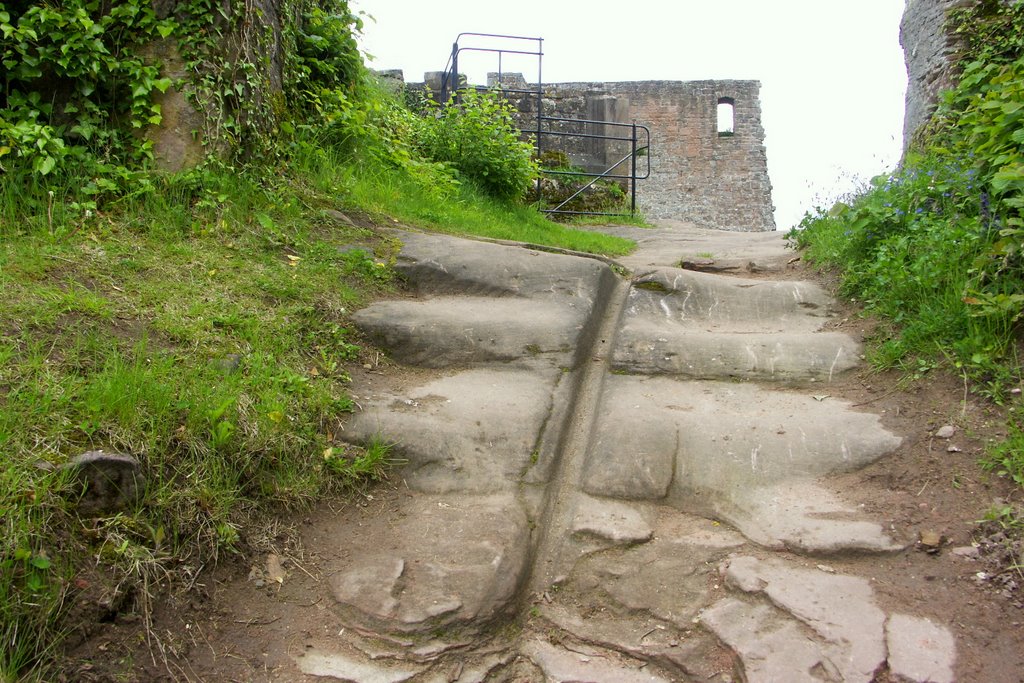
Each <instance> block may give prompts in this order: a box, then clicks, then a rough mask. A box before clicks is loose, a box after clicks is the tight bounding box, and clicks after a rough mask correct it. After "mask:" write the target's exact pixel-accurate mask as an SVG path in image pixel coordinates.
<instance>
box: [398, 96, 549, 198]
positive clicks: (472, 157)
mask: <svg viewBox="0 0 1024 683" xmlns="http://www.w3.org/2000/svg"><path fill="white" fill-rule="evenodd" d="M416 143H417V147H418V149H419V150H420V151H421V152H422V153H423V154H424V155H425V156H426V157H427V158H428V159H431V160H433V161H439V162H443V163H447V164H451V166H452V167H453V168H455V169H456V170H457V171H458V172H459V174H460V175H461V176H462V177H464V178H467V179H469V180H471V181H472V182H475V183H477V184H478V185H480V186H481V187H482V188H483V189H484V190H485V191H486V192H487V193H488V194H490V195H492V196H494V197H496V198H498V199H503V200H509V201H515V200H519V199H521V198H522V197H523V195H524V193H525V192H526V190H527V189H528V188H529V187H530V183H531V182H532V181H533V180H534V179H535V178H536V176H537V168H536V164H535V163H534V161H533V159H532V152H533V147H532V145H530V144H529V143H526V142H522V141H521V140H520V139H519V131H518V129H517V128H516V126H515V124H514V123H513V120H512V112H511V105H509V104H508V102H506V101H505V100H504V99H502V97H501V96H500V95H499V94H497V93H494V92H487V91H478V90H475V89H469V90H465V91H464V92H463V93H462V95H461V100H460V101H459V102H458V103H456V102H454V101H452V102H449V103H448V104H447V105H446V106H445V107H442V108H440V109H438V108H437V107H436V106H433V107H430V106H428V107H427V115H426V116H424V117H423V118H422V119H421V120H420V125H419V126H418V127H417V130H416Z"/></svg>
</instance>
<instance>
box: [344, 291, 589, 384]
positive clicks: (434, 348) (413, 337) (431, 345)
mask: <svg viewBox="0 0 1024 683" xmlns="http://www.w3.org/2000/svg"><path fill="white" fill-rule="evenodd" d="M591 303H592V302H590V301H589V300H582V299H571V298H568V297H559V298H557V299H554V300H551V299H549V298H543V297H542V298H538V299H518V298H490V297H468V296H460V297H438V298H434V299H428V300H426V301H385V302H381V303H377V304H374V305H372V306H369V307H367V308H365V309H363V310H361V311H359V312H358V313H356V314H355V315H354V316H353V319H354V320H355V322H356V324H357V325H359V327H360V328H361V329H362V330H363V331H364V332H366V333H367V334H368V335H369V336H370V337H371V338H373V339H374V340H375V341H376V342H377V343H378V344H379V345H381V346H383V347H384V348H386V349H387V350H388V353H389V354H390V355H391V357H392V358H394V359H395V360H397V361H399V362H402V363H406V364H408V365H419V366H422V367H428V368H443V367H450V366H465V365H467V364H471V363H482V362H489V361H513V360H518V359H521V358H526V359H529V358H532V357H535V356H538V355H550V356H552V357H551V359H550V362H551V363H552V364H554V365H556V366H557V365H563V366H573V365H575V364H576V359H575V355H576V354H575V350H576V349H577V345H576V342H577V340H578V338H579V336H580V333H581V331H582V330H583V329H584V327H585V325H586V323H587V320H588V319H589V315H590V307H591Z"/></svg>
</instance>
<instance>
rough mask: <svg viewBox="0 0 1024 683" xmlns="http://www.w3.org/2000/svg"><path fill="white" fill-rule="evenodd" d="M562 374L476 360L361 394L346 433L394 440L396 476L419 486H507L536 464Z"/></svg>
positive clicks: (437, 489)
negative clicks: (396, 387) (403, 386)
mask: <svg viewBox="0 0 1024 683" xmlns="http://www.w3.org/2000/svg"><path fill="white" fill-rule="evenodd" d="M563 377H564V373H562V372H561V371H559V370H557V369H551V370H549V371H548V372H544V373H542V372H537V371H529V370H524V369H516V368H493V369H488V368H481V369H476V370H467V371H465V372H460V373H458V374H455V375H452V376H448V377H441V378H438V379H436V380H433V381H430V382H427V383H426V384H424V385H422V386H420V387H417V388H414V389H411V390H407V391H402V392H395V391H387V390H380V391H379V392H378V393H376V394H375V395H374V396H372V397H371V398H368V399H365V400H364V401H361V403H362V410H361V411H360V412H358V413H356V414H355V415H353V417H352V419H351V421H350V422H349V424H348V425H347V427H346V431H345V437H346V438H347V439H349V440H353V441H362V442H366V441H369V440H371V439H373V438H375V437H377V436H380V437H382V438H384V439H385V440H387V441H389V442H394V443H395V446H394V453H395V455H396V456H398V457H401V458H403V459H405V460H406V461H407V464H406V465H405V466H404V467H403V469H402V477H403V478H404V479H405V481H406V482H407V483H408V484H409V486H411V487H413V488H414V489H416V490H419V491H425V492H432V493H445V492H456V491H465V492H473V493H491V492H495V491H502V490H512V489H514V488H515V487H517V486H518V483H519V482H520V481H521V480H522V479H523V478H524V477H525V476H526V475H527V474H528V473H529V470H530V469H531V468H532V467H534V466H535V465H536V464H537V463H536V462H535V461H536V460H537V459H538V458H537V456H536V455H535V454H536V453H537V452H538V449H539V448H540V443H541V438H542V436H543V432H544V428H545V425H546V422H547V419H548V416H549V414H550V413H551V411H552V392H553V391H554V389H555V386H556V385H557V384H558V383H559V382H561V381H562V380H563Z"/></svg>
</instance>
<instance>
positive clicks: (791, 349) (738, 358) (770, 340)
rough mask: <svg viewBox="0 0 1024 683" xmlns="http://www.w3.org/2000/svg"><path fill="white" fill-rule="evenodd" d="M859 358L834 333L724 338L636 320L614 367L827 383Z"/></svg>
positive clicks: (626, 333)
mask: <svg viewBox="0 0 1024 683" xmlns="http://www.w3.org/2000/svg"><path fill="white" fill-rule="evenodd" d="M859 356H860V345H859V344H857V343H856V342H854V341H853V340H852V339H850V337H848V336H847V335H845V334H840V333H835V332H817V333H800V334H788V333H773V334H753V333H751V334H733V333H725V334H722V333H712V332H700V331H692V330H687V329H685V328H681V327H673V326H667V325H664V324H658V323H654V322H652V321H650V320H634V321H630V322H627V323H626V325H625V326H624V327H623V329H622V331H621V332H620V333H619V340H618V345H617V346H616V348H615V357H614V361H613V368H614V369H615V370H617V371H624V372H629V373H634V374H643V375H658V374H661V375H679V376H681V377H686V378H688V379H733V378H735V379H743V380H755V381H769V382H776V381H779V382H781V381H786V382H793V381H804V380H823V381H826V382H828V381H831V380H832V378H833V377H834V376H836V375H838V374H839V373H841V372H845V371H846V370H849V369H850V368H853V367H855V366H856V365H857V363H858V358H859Z"/></svg>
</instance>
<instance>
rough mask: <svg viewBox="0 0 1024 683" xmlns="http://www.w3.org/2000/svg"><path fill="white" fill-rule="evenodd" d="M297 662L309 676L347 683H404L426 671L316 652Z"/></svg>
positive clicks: (300, 658) (306, 654)
mask: <svg viewBox="0 0 1024 683" xmlns="http://www.w3.org/2000/svg"><path fill="white" fill-rule="evenodd" d="M295 662H296V664H297V665H298V667H299V670H300V671H302V673H304V674H306V675H309V676H317V677H319V678H330V679H333V680H336V681H344V683H404V681H407V680H409V679H410V678H412V677H413V676H415V675H416V674H418V673H420V672H421V671H422V670H423V669H422V667H416V668H414V667H411V666H409V665H408V664H402V665H384V664H378V663H374V662H369V661H364V660H362V659H359V658H356V657H353V656H351V655H347V654H342V653H330V652H320V651H317V650H312V651H308V652H305V653H304V654H303V655H302V656H300V657H296V658H295Z"/></svg>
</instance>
